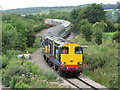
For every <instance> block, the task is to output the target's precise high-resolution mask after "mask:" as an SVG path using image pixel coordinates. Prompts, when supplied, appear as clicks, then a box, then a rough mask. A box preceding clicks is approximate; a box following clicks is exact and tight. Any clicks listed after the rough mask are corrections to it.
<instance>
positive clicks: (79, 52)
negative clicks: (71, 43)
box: [75, 47, 83, 54]
mask: <svg viewBox="0 0 120 90" xmlns="http://www.w3.org/2000/svg"><path fill="white" fill-rule="evenodd" d="M75 54H83V49H82V48H81V47H75Z"/></svg>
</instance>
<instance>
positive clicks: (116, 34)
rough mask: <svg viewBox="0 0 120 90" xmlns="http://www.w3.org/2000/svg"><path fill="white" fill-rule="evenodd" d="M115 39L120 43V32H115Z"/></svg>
mask: <svg viewBox="0 0 120 90" xmlns="http://www.w3.org/2000/svg"><path fill="white" fill-rule="evenodd" d="M113 40H115V41H116V42H118V43H120V32H117V33H115V34H114V36H113Z"/></svg>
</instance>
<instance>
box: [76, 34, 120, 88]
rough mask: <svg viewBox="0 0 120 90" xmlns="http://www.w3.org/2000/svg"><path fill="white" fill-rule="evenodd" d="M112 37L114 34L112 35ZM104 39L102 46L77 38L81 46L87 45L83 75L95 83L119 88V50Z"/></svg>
mask: <svg viewBox="0 0 120 90" xmlns="http://www.w3.org/2000/svg"><path fill="white" fill-rule="evenodd" d="M107 35H109V36H110V37H111V36H112V35H113V33H110V34H108V33H107ZM109 36H108V37H106V38H103V44H102V45H96V44H95V43H94V42H86V41H85V39H84V38H83V37H82V35H79V36H77V37H76V38H75V41H77V42H80V44H81V45H87V46H88V48H85V49H84V71H83V74H84V75H86V76H88V77H89V78H91V79H93V80H94V81H96V82H98V83H100V84H102V85H104V86H106V87H109V88H118V85H119V83H118V66H119V65H118V61H119V60H120V59H119V58H118V48H117V45H116V44H115V43H112V42H111V39H110V40H108V38H109Z"/></svg>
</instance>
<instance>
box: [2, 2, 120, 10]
mask: <svg viewBox="0 0 120 90" xmlns="http://www.w3.org/2000/svg"><path fill="white" fill-rule="evenodd" d="M118 1H120V0H0V7H2V9H3V10H6V9H15V8H26V7H46V6H48V7H52V6H76V5H81V4H91V3H104V4H108V3H110V4H115V3H117V2H118Z"/></svg>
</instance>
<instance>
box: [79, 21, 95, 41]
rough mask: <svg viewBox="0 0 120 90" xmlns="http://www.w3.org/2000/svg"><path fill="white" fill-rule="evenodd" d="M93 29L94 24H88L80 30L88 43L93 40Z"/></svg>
mask: <svg viewBox="0 0 120 90" xmlns="http://www.w3.org/2000/svg"><path fill="white" fill-rule="evenodd" d="M91 27H92V24H90V23H88V24H84V25H82V26H81V28H80V29H81V31H82V33H83V35H84V37H85V39H86V40H87V41H91V40H92V34H93V31H92V28H91Z"/></svg>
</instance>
